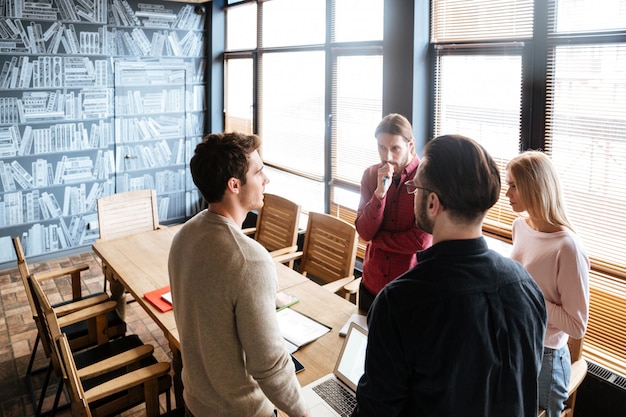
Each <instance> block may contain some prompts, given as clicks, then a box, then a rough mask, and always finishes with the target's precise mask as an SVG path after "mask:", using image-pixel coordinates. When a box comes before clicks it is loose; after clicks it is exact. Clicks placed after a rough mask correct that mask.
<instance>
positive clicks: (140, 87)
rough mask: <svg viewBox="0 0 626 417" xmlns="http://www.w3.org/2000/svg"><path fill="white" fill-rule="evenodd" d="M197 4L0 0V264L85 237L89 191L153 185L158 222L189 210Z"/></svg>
mask: <svg viewBox="0 0 626 417" xmlns="http://www.w3.org/2000/svg"><path fill="white" fill-rule="evenodd" d="M203 7H204V6H198V5H196V4H184V3H173V2H172V3H167V2H161V1H153V2H152V3H149V2H145V1H141V2H140V1H135V0H131V1H127V0H89V1H84V0H76V1H74V0H31V1H29V0H0V267H2V265H3V264H6V265H7V266H9V265H11V264H10V263H11V262H13V261H14V259H15V258H14V254H13V249H12V244H11V237H12V236H16V235H17V236H20V237H21V238H22V244H23V245H24V247H25V250H26V254H27V256H29V257H33V256H35V257H37V256H40V255H46V256H48V255H49V256H51V255H54V254H55V253H56V252H58V251H63V250H69V249H76V248H81V247H86V246H88V245H90V244H91V243H92V242H93V241H94V240H95V239H97V238H98V236H99V233H98V229H97V213H96V204H95V202H96V200H97V199H98V198H99V197H102V196H105V195H108V194H112V193H116V192H123V191H128V190H134V189H141V188H154V189H155V190H156V191H157V196H158V199H159V217H160V219H159V220H160V221H161V222H162V223H164V224H167V223H174V222H181V221H184V220H185V219H186V218H188V217H190V216H191V215H193V214H195V213H196V212H197V211H198V210H199V209H200V205H201V198H200V195H199V193H198V192H197V190H195V189H194V186H193V183H192V181H191V176H190V173H189V169H188V161H189V158H190V156H191V154H192V152H193V149H194V147H195V144H196V143H198V142H199V141H200V140H201V138H202V136H203V135H204V133H205V121H206V110H207V109H206V104H205V103H206V102H207V100H206V97H205V91H206V89H205V59H204V48H205V36H206V33H207V32H206V29H205V24H206V22H205V15H204V13H203Z"/></svg>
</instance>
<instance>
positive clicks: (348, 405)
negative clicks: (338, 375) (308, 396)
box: [313, 379, 356, 417]
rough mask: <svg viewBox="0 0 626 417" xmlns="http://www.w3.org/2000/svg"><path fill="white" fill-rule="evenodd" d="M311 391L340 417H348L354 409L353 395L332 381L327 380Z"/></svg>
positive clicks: (354, 400)
mask: <svg viewBox="0 0 626 417" xmlns="http://www.w3.org/2000/svg"><path fill="white" fill-rule="evenodd" d="M313 391H315V393H316V394H317V395H319V396H320V397H322V398H323V399H324V401H326V403H328V405H330V406H331V407H332V408H333V410H335V411H336V412H337V413H339V415H340V416H342V417H350V415H351V414H352V411H353V410H354V408H355V407H356V398H355V397H354V394H352V393H351V392H350V391H348V390H347V389H346V388H345V387H344V386H343V385H341V384H340V383H339V382H337V381H336V380H334V379H328V380H326V381H324V382H322V383H320V384H318V385H316V386H314V387H313Z"/></svg>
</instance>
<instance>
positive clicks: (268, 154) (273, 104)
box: [224, 0, 384, 221]
mask: <svg viewBox="0 0 626 417" xmlns="http://www.w3.org/2000/svg"><path fill="white" fill-rule="evenodd" d="M383 5H384V1H383V0H270V1H247V2H243V3H239V4H233V5H232V6H228V7H227V8H226V22H227V23H226V26H227V30H226V48H227V50H226V53H225V63H224V68H225V69H224V76H225V87H224V92H225V93H224V101H225V113H226V117H225V121H226V124H225V127H226V129H227V130H228V129H230V130H243V129H248V128H251V129H252V130H251V131H252V132H254V133H257V134H259V135H260V136H261V138H262V139H263V148H262V150H261V155H262V158H263V160H264V162H265V164H266V166H267V168H268V175H269V177H270V183H269V184H268V186H267V187H266V190H267V191H268V192H272V193H276V194H279V195H283V196H285V197H287V198H290V199H292V200H294V201H297V202H298V203H299V204H300V205H301V206H302V208H303V210H305V211H321V212H329V211H331V212H332V213H333V214H336V215H339V216H340V217H343V218H345V219H347V220H349V221H352V220H353V217H354V213H355V212H356V209H357V206H358V202H359V185H360V181H361V174H362V172H363V170H364V169H365V168H366V167H367V166H369V165H371V164H373V163H376V162H377V161H378V154H377V152H376V141H375V139H374V136H373V133H374V129H375V127H376V124H377V123H378V122H379V121H380V119H381V118H382V116H383V115H382V93H383V72H382V70H383V57H382V40H383V17H384V10H383ZM256 22H259V28H258V29H257V28H256ZM243 26H245V27H246V28H254V30H255V33H256V34H257V35H255V37H254V40H253V41H251V40H250V37H249V30H244V31H240V30H239V28H241V27H243ZM234 28H237V30H235V29H234ZM251 91H254V93H250V92H251ZM344 213H345V215H344Z"/></svg>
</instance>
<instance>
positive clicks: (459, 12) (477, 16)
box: [431, 0, 533, 43]
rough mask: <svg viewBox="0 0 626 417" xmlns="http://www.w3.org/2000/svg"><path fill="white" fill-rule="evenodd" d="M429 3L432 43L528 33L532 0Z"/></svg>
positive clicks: (437, 0) (525, 35)
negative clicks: (430, 6)
mask: <svg viewBox="0 0 626 417" xmlns="http://www.w3.org/2000/svg"><path fill="white" fill-rule="evenodd" d="M431 4H432V23H431V41H432V42H433V43H441V42H446V43H451V42H479V41H480V42H483V41H496V40H511V39H528V38H530V37H532V30H533V1H532V0H472V1H467V0H435V1H433V2H432V3H431Z"/></svg>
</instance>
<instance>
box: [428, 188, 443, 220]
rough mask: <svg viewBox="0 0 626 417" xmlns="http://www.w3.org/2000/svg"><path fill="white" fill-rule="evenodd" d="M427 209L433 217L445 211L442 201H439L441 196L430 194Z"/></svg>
mask: <svg viewBox="0 0 626 417" xmlns="http://www.w3.org/2000/svg"><path fill="white" fill-rule="evenodd" d="M426 209H427V210H428V212H429V213H430V215H431V216H435V215H437V214H439V213H440V212H441V211H443V206H442V205H441V201H439V196H438V195H437V194H435V193H430V194H429V195H428V198H427V199H426Z"/></svg>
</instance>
